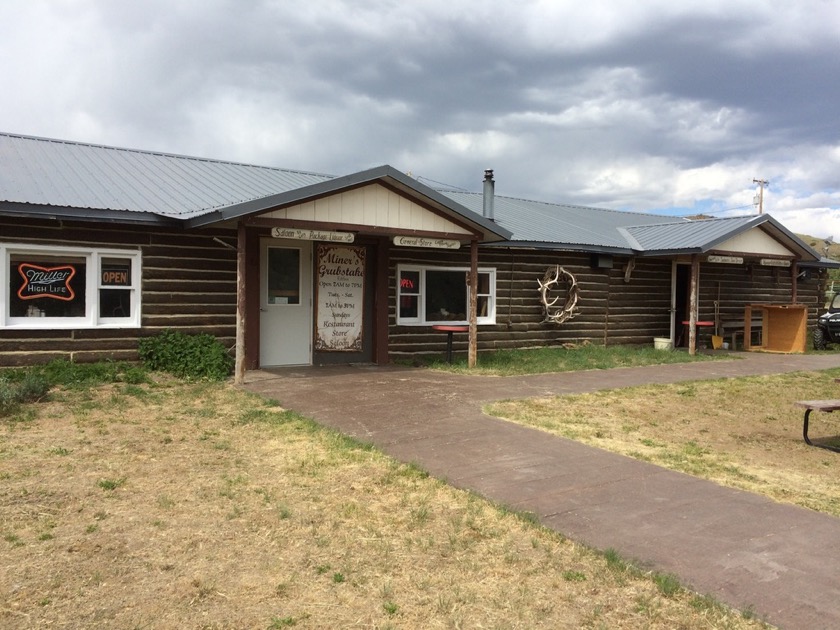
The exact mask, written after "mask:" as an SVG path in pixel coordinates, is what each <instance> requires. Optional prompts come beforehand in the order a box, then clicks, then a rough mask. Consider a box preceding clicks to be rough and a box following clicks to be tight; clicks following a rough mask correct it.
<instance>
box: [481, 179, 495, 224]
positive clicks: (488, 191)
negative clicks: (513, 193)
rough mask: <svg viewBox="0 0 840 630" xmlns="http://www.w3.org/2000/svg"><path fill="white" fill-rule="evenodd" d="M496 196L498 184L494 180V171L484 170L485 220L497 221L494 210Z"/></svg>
mask: <svg viewBox="0 0 840 630" xmlns="http://www.w3.org/2000/svg"><path fill="white" fill-rule="evenodd" d="M495 196H496V182H495V180H494V179H493V169H492V168H488V169H484V212H483V214H484V218H485V219H489V220H490V221H495V220H496V217H495V211H494V209H493V205H494V203H493V202H494V198H495Z"/></svg>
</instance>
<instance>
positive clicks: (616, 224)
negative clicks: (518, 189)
mask: <svg viewBox="0 0 840 630" xmlns="http://www.w3.org/2000/svg"><path fill="white" fill-rule="evenodd" d="M441 192H442V193H443V194H444V195H446V196H447V197H450V198H451V199H453V200H454V201H457V202H458V203H460V204H462V205H464V206H466V207H467V208H469V209H470V210H473V211H474V212H479V213H480V212H482V209H483V205H484V197H483V195H482V194H481V193H469V192H460V191H448V190H442V191H441ZM493 210H494V216H495V218H496V222H497V223H498V224H499V225H501V226H502V227H504V228H507V229H508V230H510V231H511V232H513V238H512V239H511V240H514V241H528V242H533V243H555V244H558V245H564V246H570V247H575V246H578V247H582V248H598V247H600V248H615V249H621V250H626V249H636V248H635V247H633V246H632V242H630V241H628V239H627V238H626V236H625V235H624V234H623V233H622V232H620V231H619V228H626V227H629V226H645V225H660V224H666V225H674V224H683V223H689V222H688V221H686V220H685V219H681V218H677V217H666V216H661V215H654V214H645V213H640V212H621V211H618V210H605V209H602V208H588V207H584V206H571V205H565V204H554V203H546V202H541V201H529V200H527V199H516V198H512V197H504V196H501V195H496V196H495V198H494V203H493Z"/></svg>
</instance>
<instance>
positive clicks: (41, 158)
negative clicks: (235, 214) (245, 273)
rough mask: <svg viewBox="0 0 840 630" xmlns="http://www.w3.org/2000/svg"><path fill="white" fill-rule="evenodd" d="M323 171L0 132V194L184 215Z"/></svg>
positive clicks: (24, 200)
mask: <svg viewBox="0 0 840 630" xmlns="http://www.w3.org/2000/svg"><path fill="white" fill-rule="evenodd" d="M329 179H331V176H329V175H320V174H316V173H307V172H304V171H292V170H286V169H280V168H269V167H264V166H252V165H249V164H239V163H236V162H223V161H220V160H209V159H202V158H194V157H186V156H182V155H173V154H168V153H155V152H151V151H137V150H134V149H119V148H115V147H107V146H100V145H93V144H84V143H79V142H68V141H63V140H51V139H47V138H36V137H32V136H22V135H16V134H9V133H0V201H5V202H10V203H21V204H33V205H41V206H49V207H55V208H65V209H69V208H73V209H77V210H80V209H91V210H117V211H123V212H133V213H152V214H155V215H159V216H162V217H168V218H177V219H188V218H191V217H195V216H198V215H201V214H204V213H207V212H211V211H213V210H214V209H217V208H223V207H226V206H231V205H234V204H237V203H242V202H245V201H249V200H252V199H258V198H260V197H265V196H267V195H272V194H277V193H280V192H284V191H288V190H294V189H297V188H301V187H303V186H308V185H311V184H315V183H319V182H323V181H326V180H329Z"/></svg>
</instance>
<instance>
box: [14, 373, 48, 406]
mask: <svg viewBox="0 0 840 630" xmlns="http://www.w3.org/2000/svg"><path fill="white" fill-rule="evenodd" d="M48 391H50V381H49V380H48V379H47V377H46V376H44V375H43V374H38V373H37V372H32V371H27V372H26V374H25V375H24V377H23V379H22V380H21V381H20V383H19V384H18V397H19V398H20V402H24V403H29V402H38V401H39V400H41V399H42V398H43V397H44V396H46V395H47V392H48Z"/></svg>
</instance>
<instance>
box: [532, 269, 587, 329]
mask: <svg viewBox="0 0 840 630" xmlns="http://www.w3.org/2000/svg"><path fill="white" fill-rule="evenodd" d="M537 283H538V284H539V285H540V296H541V297H542V303H543V309H545V319H543V321H544V322H554V323H555V324H562V323H563V322H565V321H566V320H568V319H572V318H573V317H574V316H575V315H577V302H578V294H579V293H580V290H579V289H578V285H577V280H576V279H575V277H574V276H573V275H572V274H570V273H569V272H568V271H566V270H565V269H564V268H563V267H561V266H560V265H555V266H554V267H549V268H548V269H546V270H545V275H544V276H543V279H542V280H537ZM558 284H568V285H569V288H568V293H567V294H566V301H565V302H564V304H563V306H562V307H559V306H557V302H559V301H560V298H561V297H562V296H561V295H555V296H554V297H553V298H552V297H551V292H552V289H553V288H554V287H555V285H558Z"/></svg>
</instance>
